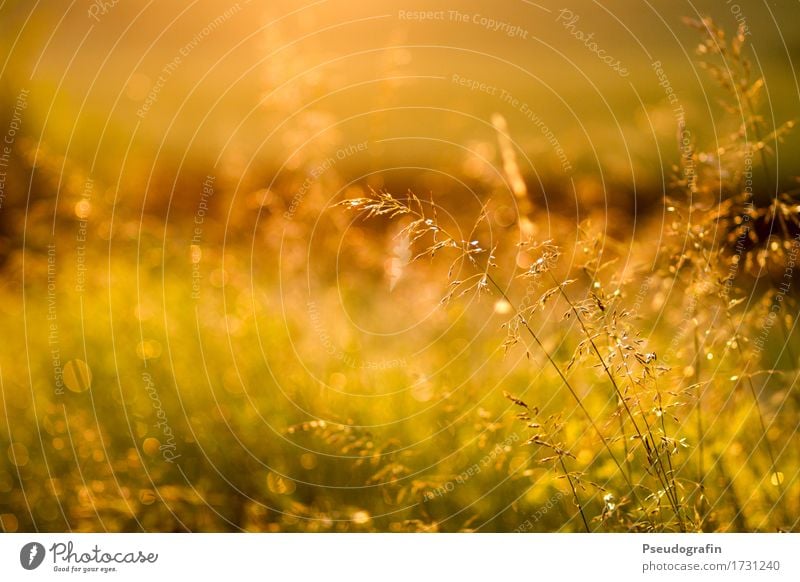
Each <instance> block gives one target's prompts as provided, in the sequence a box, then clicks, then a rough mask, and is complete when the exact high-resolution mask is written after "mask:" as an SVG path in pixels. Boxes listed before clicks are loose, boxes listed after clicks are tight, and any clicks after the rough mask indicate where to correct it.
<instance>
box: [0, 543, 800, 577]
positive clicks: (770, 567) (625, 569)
mask: <svg viewBox="0 0 800 582" xmlns="http://www.w3.org/2000/svg"><path fill="white" fill-rule="evenodd" d="M798 566H800V534H697V535H695V534H663V535H649V534H610V535H569V534H2V535H0V579H2V580H15V581H16V580H59V579H63V580H66V579H72V580H78V579H87V578H88V579H94V580H115V581H124V580H136V581H140V580H142V579H151V580H165V579H167V577H168V576H185V575H187V574H196V575H198V576H201V577H200V578H199V579H201V580H213V579H215V578H218V577H222V576H226V577H233V578H229V579H231V580H255V579H258V580H282V579H293V580H325V581H326V582H337V581H347V582H354V581H356V582H357V581H361V580H365V581H366V580H369V581H374V580H381V581H401V580H415V581H416V580H423V581H424V580H457V581H459V582H460V581H470V580H480V581H485V580H491V579H496V580H547V579H560V580H579V579H581V578H585V579H587V580H614V581H615V582H616V581H627V580H648V579H653V580H670V581H671V580H687V581H691V580H774V581H778V580H792V581H797V580H800V568H799V567H798Z"/></svg>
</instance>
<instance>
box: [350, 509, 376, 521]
mask: <svg viewBox="0 0 800 582" xmlns="http://www.w3.org/2000/svg"><path fill="white" fill-rule="evenodd" d="M351 519H352V520H353V523H355V524H356V525H365V524H367V523H369V522H370V520H371V519H372V518H371V517H370V515H369V512H367V511H364V510H363V509H362V510H360V511H356V512H355V513H353V515H352V517H351Z"/></svg>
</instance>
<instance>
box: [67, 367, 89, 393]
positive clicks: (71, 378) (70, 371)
mask: <svg viewBox="0 0 800 582" xmlns="http://www.w3.org/2000/svg"><path fill="white" fill-rule="evenodd" d="M64 384H66V385H67V388H69V389H70V390H72V391H73V392H78V393H80V392H86V391H87V390H88V389H89V388H91V386H92V371H91V370H90V369H89V365H88V364H87V363H86V362H84V361H83V360H70V361H69V362H67V364H66V365H65V366H64Z"/></svg>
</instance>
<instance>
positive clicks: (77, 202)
mask: <svg viewBox="0 0 800 582" xmlns="http://www.w3.org/2000/svg"><path fill="white" fill-rule="evenodd" d="M102 4H103V3H95V4H92V5H91V6H95V8H90V9H89V14H88V15H87V13H86V11H85V10H84V9H82V10H78V11H77V12H76V11H74V10H67V11H66V12H64V15H63V16H64V19H65V20H64V22H65V23H67V24H68V25H70V26H72V28H71V29H70V30H72V31H73V32H68V31H67V29H66V28H63V27H62V26H61V24H60V22H61V21H60V20H59V18H61V15H60V14H59V15H57V16H58V18H57V17H56V15H53V14H45V13H44V12H42V11H37V10H36V9H31V8H30V7H29V6H28V5H27V3H24V2H9V3H5V4H3V5H0V19H4V24H3V26H4V27H5V28H4V29H3V30H2V32H3V33H4V34H3V37H4V40H3V41H2V45H0V46H2V49H3V53H2V56H3V58H2V59H0V60H2V61H3V62H5V64H4V65H3V69H2V82H0V97H2V103H3V108H2V113H1V114H0V133H3V134H4V138H0V139H5V141H4V142H0V171H2V176H0V179H2V181H0V269H2V279H0V322H1V323H0V325H2V327H1V328H0V329H1V330H2V332H3V341H4V349H3V350H2V351H0V396H1V398H0V524H1V525H2V531H6V532H18V531H49V532H52V531H76V532H95V531H97V532H104V531H109V532H115V531H131V532H138V531H149V532H156V531H158V532H173V531H175V532H181V531H201V532H212V531H214V532H215V531H252V532H385V531H391V532H471V531H482V532H485V531H488V532H587V531H588V532H622V531H640V532H700V531H704V532H711V531H720V532H775V531H795V532H796V531H800V437H798V434H797V430H798V419H800V393H798V386H797V379H798V373H799V372H800V371H799V370H798V367H799V366H800V359H799V358H800V340H799V339H798V329H797V321H798V319H797V317H798V300H800V292H798V287H797V284H796V281H795V276H796V272H797V263H798V250H800V197H799V196H798V194H800V191H799V190H798V189H797V179H796V177H795V176H796V175H797V173H798V172H797V170H798V168H797V164H796V159H797V156H796V152H797V151H798V147H797V146H798V136H797V132H796V131H795V128H794V122H793V119H792V112H796V111H797V105H798V103H797V99H798V96H799V95H800V90H798V88H797V82H796V78H793V77H792V76H791V75H790V74H789V73H788V71H791V70H793V69H792V66H793V65H792V59H793V58H796V57H797V48H796V47H797V38H795V37H796V36H797V34H796V33H794V36H792V35H790V34H787V36H786V37H783V36H779V35H778V34H777V33H778V32H780V31H781V28H780V26H779V25H778V22H779V21H782V19H783V18H787V17H788V18H791V17H794V16H796V13H797V8H796V7H794V8H790V7H788V8H787V7H784V8H782V9H781V11H778V12H777V18H776V17H775V15H774V14H773V13H771V12H769V13H768V12H767V11H766V10H765V8H764V6H762V5H761V4H760V3H757V2H752V3H748V2H741V5H742V8H741V10H743V11H744V12H740V13H734V12H732V11H731V9H730V8H729V7H727V6H726V7H723V8H720V7H719V6H716V7H715V8H713V7H710V6H711V5H710V4H709V6H705V5H702V6H700V8H701V9H703V10H710V11H712V12H713V16H714V18H713V19H711V18H703V17H702V15H699V14H695V13H693V12H691V11H690V8H689V5H688V4H687V5H686V6H683V5H682V4H681V3H669V5H668V6H667V5H666V4H665V5H664V6H660V5H659V3H656V5H655V7H650V11H649V12H645V11H644V10H642V11H641V12H637V13H636V14H632V15H630V16H629V17H626V18H628V20H626V22H625V23H626V24H627V25H628V26H630V29H628V30H632V32H631V37H630V38H627V37H626V38H625V39H621V38H620V35H619V34H615V33H613V31H615V30H618V29H617V28H614V27H619V26H621V25H622V21H620V20H619V19H620V18H623V16H624V13H625V10H624V6H622V7H621V6H620V3H619V2H607V3H603V4H604V6H601V5H600V4H598V3H591V2H576V3H575V4H574V6H573V8H570V9H569V10H567V9H562V7H561V6H556V5H555V4H552V3H548V2H543V3H542V6H541V7H539V8H536V7H534V6H533V5H528V4H526V5H524V6H522V7H516V8H502V7H501V8H496V9H495V10H496V13H495V12H492V9H491V7H490V6H487V3H485V2H483V3H481V2H468V3H465V5H464V6H462V7H461V8H460V9H459V10H462V11H463V12H461V14H462V15H464V19H462V20H463V22H464V23H463V24H461V23H460V22H459V21H458V20H457V19H456V20H453V18H454V17H451V16H450V12H448V10H449V9H448V8H447V6H446V5H445V4H442V7H441V11H443V12H441V14H442V16H441V18H440V17H439V16H437V14H438V11H439V7H438V4H436V3H430V10H429V12H430V14H429V15H428V16H420V14H419V13H418V12H413V11H411V12H407V11H409V10H410V9H411V8H412V7H408V6H404V5H400V4H396V3H391V2H390V3H387V4H386V6H383V5H381V6H379V7H377V8H375V7H374V6H372V5H371V4H369V3H365V2H356V3H354V4H353V5H352V6H350V7H349V8H342V7H335V6H329V5H325V6H320V7H314V6H311V7H306V8H305V9H303V10H300V9H299V8H297V9H296V8H295V7H294V5H293V4H291V3H287V2H277V3H275V4H274V5H273V4H271V5H270V7H269V8H264V7H262V6H255V4H251V3H249V2H243V3H241V4H230V5H229V4H225V3H221V2H217V3H214V2H202V3H200V4H199V5H198V6H195V7H193V8H191V10H190V9H188V8H187V9H186V10H185V11H184V12H181V10H180V9H179V8H175V7H172V8H164V12H159V13H158V14H157V15H154V14H152V13H149V12H147V10H148V8H147V7H146V6H145V3H143V2H142V3H133V2H132V3H120V4H119V5H118V6H117V5H116V3H115V5H114V6H105V7H102V8H101V5H102ZM323 4H325V3H323ZM536 6H538V5H536ZM95 10H96V12H94V14H93V13H92V12H93V11H95ZM140 10H141V11H142V12H140ZM426 10H427V8H426ZM565 10H566V11H567V12H568V13H567V12H565ZM172 11H174V12H175V14H173V12H172ZM743 13H746V15H747V18H746V19H745V18H744V17H743V16H741V14H743ZM793 13H794V14H793ZM490 14H491V16H488V15H490ZM704 14H705V13H704ZM142 15H144V16H142ZM387 15H389V16H387ZM770 15H771V16H770ZM576 16H578V18H577V19H576V18H575V17H576ZM682 16H687V17H689V18H687V19H685V20H684V19H683V18H682ZM737 16H738V17H737ZM28 17H30V18H28ZM139 18H141V19H142V21H146V22H147V24H143V25H142V27H141V28H140V29H129V24H130V23H131V22H137V19H139ZM148 19H149V20H148ZM173 19H174V20H173ZM545 20H546V25H545V24H542V23H543V22H545ZM623 20H625V18H623ZM175 22H177V24H174V23H175ZM365 23H366V24H369V25H370V26H373V27H375V30H374V31H373V33H374V34H375V35H376V36H375V37H373V36H369V37H367V36H364V37H363V38H362V36H360V34H361V32H362V31H363V30H362V28H361V27H362V25H364V26H366V24H365ZM615 23H616V24H615ZM662 24H663V26H662ZM78 25H80V26H82V27H83V28H81V29H80V30H83V29H84V28H85V29H86V30H87V32H86V34H87V36H86V37H85V38H83V36H82V35H83V32H81V34H80V35H78V34H77V33H75V32H74V31H75V30H76V28H75V27H76V26H78ZM348 27H350V28H348ZM515 27H516V28H515ZM351 29H352V30H351ZM466 31H468V32H466ZM12 32H13V34H5V33H12ZM648 32H650V33H651V34H652V36H648ZM161 33H164V36H163V37H162V36H159V35H160V34H161ZM590 33H591V34H592V35H593V36H592V38H594V39H596V40H595V41H590V40H588V39H587V37H586V35H588V34H590ZM673 36H674V37H673ZM378 37H380V38H381V43H383V44H373V43H372V41H371V40H365V39H372V38H378ZM12 39H15V40H12ZM48 39H49V40H48ZM82 39H83V40H82ZM86 39H89V40H88V41H86ZM241 39H243V40H241ZM331 39H333V40H331ZM432 39H433V40H432ZM240 40H241V43H239V41H240ZM434 40H435V42H434ZM84 41H86V42H88V43H89V44H88V45H86V46H84V45H83V44H82V43H83V42H84ZM522 42H528V43H529V44H530V45H533V44H536V48H535V49H531V51H533V52H532V53H526V52H525V50H523V49H521V48H520V47H521V46H523V45H521V44H520V43H522ZM115 43H117V44H115ZM237 43H239V44H237ZM524 46H525V47H528V46H529V45H524ZM637 46H641V47H642V52H637V51H638V50H639V49H638V48H637V49H636V50H634V47H637ZM112 49H113V50H112ZM256 50H257V51H258V52H254V51H256ZM541 51H543V52H541ZM542 54H545V55H549V56H547V58H543V57H542ZM645 54H646V55H647V56H645ZM253 55H259V56H253ZM342 55H344V56H342ZM517 55H519V58H517ZM554 55H561V56H560V57H557V56H554ZM606 56H608V57H609V59H608V60H604V59H605V58H606ZM562 57H563V60H562ZM104 59H106V60H104ZM342 59H344V60H342ZM348 59H350V61H352V62H350V61H348ZM340 61H342V62H340ZM539 63H541V66H539ZM120 71H122V72H121V73H120ZM623 73H627V75H625V74H623ZM634 99H635V100H634ZM3 143H4V144H5V150H3V149H2V144H3Z"/></svg>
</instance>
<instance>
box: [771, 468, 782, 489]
mask: <svg viewBox="0 0 800 582" xmlns="http://www.w3.org/2000/svg"><path fill="white" fill-rule="evenodd" d="M770 482H771V483H772V484H773V485H774V486H775V487H777V486H778V485H781V484H782V483H783V473H781V472H780V471H775V472H774V473H773V474H772V476H771V477H770Z"/></svg>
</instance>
